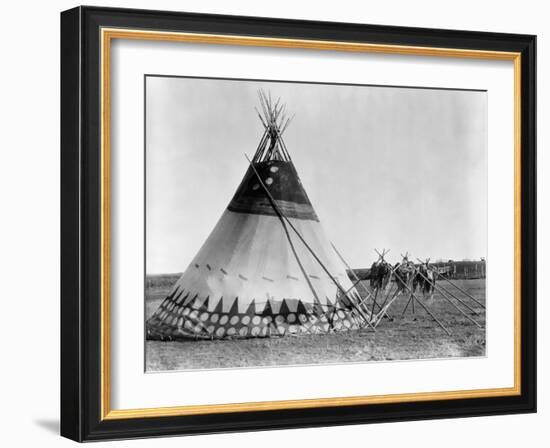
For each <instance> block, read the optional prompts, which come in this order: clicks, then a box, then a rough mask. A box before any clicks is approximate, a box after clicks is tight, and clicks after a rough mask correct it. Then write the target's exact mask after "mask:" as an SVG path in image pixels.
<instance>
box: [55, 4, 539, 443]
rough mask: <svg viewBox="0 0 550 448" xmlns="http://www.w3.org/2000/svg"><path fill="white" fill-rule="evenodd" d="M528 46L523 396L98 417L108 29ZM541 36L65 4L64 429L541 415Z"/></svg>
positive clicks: (108, 432) (191, 428) (83, 432)
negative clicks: (104, 43) (103, 38)
mask: <svg viewBox="0 0 550 448" xmlns="http://www.w3.org/2000/svg"><path fill="white" fill-rule="evenodd" d="M101 27H122V28H141V29H149V30H150V29H154V30H162V31H185V32H198V33H211V34H236V35H249V36H259V37H278V38H295V39H315V40H331V41H346V42H348V41H352V42H365V43H383V44H396V45H414V46H426V47H440V48H461V49H476V50H493V51H511V52H521V55H522V63H521V147H522V149H521V206H522V215H521V229H522V231H521V278H522V282H521V297H522V301H521V391H522V392H521V395H519V396H510V397H492V398H474V399H459V400H440V401H429V402H415V403H393V404H369V405H360V406H339V407H330V408H313V409H293V410H280V411H254V412H239V413H227V414H208V415H194V416H179V417H154V418H141V419H124V420H104V421H101V420H100V400H101V388H100V384H101V383H100V379H101V376H100V367H101V361H100V353H101V350H100V329H101V326H100V325H101V321H100V309H101V296H100V292H101V285H100V278H101V276H100V260H101V254H100V224H101V221H100V217H101V216H100V211H101V209H100V193H101V192H100V131H101V129H100V100H101V87H100V67H101V66H100V62H101V61H100V28H101ZM535 92H536V36H531V35H517V34H501V33H486V32H471V31H455V30H438V29H423V28H405V27H391V26H380V25H361V24H350V23H332V22H313V21H302V20H283V19H271V18H256V17H239V16H222V15H205V14H192V13H179V12H167V11H145V10H134V9H114V8H99V7H77V8H74V9H71V10H68V11H65V12H63V13H61V435H63V436H65V437H68V438H70V439H73V440H76V441H92V440H104V439H121V438H141V437H154V436H163V435H183V434H199V433H213V432H233V431H250V430H266V429H282V428H299V427H314V426H332V425H342V424H361V423H375V422H388V421H402V420H420V419H435V418H450V417H466V416H480V415H497V414H511V413H528V412H536V297H537V296H536V265H537V255H536V146H535V145H536V97H535Z"/></svg>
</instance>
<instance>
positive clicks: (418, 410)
mask: <svg viewBox="0 0 550 448" xmlns="http://www.w3.org/2000/svg"><path fill="white" fill-rule="evenodd" d="M61 61H62V66H61V81H62V89H61V104H62V116H61V121H62V126H61V130H62V141H61V165H62V167H61V168H62V192H61V195H62V229H61V231H62V265H61V268H62V297H61V300H62V330H61V348H62V366H61V367H62V379H61V381H62V388H61V389H62V394H61V409H62V416H61V432H62V434H63V435H64V436H66V437H69V438H72V439H75V440H79V441H86V440H98V439H116V438H131V437H148V436H158V435H168V434H171V435H174V434H193V433H205V432H220V431H241V430H256V429H274V428H295V427H306V426H321V425H337V424H352V423H368V422H384V421H396V420H412V419H429V418H442V417H458V416H475V415H488V414H505V413H519V412H534V411H535V409H536V407H535V398H536V397H535V390H536V377H535V372H536V368H535V367H536V364H535V354H536V347H535V344H536V340H535V336H536V327H535V325H536V319H535V307H536V245H535V243H536V209H535V207H536V197H535V185H536V182H535V102H536V101H535V37H534V36H527V35H513V34H495V33H481V32H470V31H446V30H429V29H418V28H398V27H389V26H371V25H358V24H347V23H322V22H308V21H291V20H279V19H265V18H251V17H228V16H214V15H203V14H188V13H173V12H159V11H138V10H121V9H106V8H88V7H80V8H76V9H72V10H69V11H66V12H64V13H62V15H61Z"/></svg>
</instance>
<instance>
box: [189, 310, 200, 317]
mask: <svg viewBox="0 0 550 448" xmlns="http://www.w3.org/2000/svg"><path fill="white" fill-rule="evenodd" d="M198 315H199V313H198V312H197V310H195V311H193V312H191V314H189V318H190V319H196V318H197V316H198Z"/></svg>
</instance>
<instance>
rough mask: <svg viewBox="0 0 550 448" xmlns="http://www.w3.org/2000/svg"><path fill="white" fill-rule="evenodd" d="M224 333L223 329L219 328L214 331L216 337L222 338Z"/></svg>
mask: <svg viewBox="0 0 550 448" xmlns="http://www.w3.org/2000/svg"><path fill="white" fill-rule="evenodd" d="M224 333H225V328H223V327H219V328H218V329H217V330H216V336H219V337H222V336H223V334H224Z"/></svg>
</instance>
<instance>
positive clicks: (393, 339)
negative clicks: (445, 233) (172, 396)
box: [145, 276, 485, 371]
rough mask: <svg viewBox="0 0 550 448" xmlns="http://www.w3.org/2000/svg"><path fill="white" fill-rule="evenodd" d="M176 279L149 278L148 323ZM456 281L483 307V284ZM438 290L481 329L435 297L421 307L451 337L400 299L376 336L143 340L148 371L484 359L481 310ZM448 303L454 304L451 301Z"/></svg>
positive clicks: (364, 332) (365, 332)
mask: <svg viewBox="0 0 550 448" xmlns="http://www.w3.org/2000/svg"><path fill="white" fill-rule="evenodd" d="M176 279H177V277H175V276H163V277H162V278H160V277H159V278H157V279H148V281H147V287H146V298H145V306H146V317H147V318H148V317H149V316H151V315H152V314H153V313H154V312H155V310H156V309H157V307H158V306H159V304H160V302H161V301H162V299H164V297H166V294H167V293H168V291H169V289H170V288H171V286H172V284H173V282H174V281H175V280H176ZM454 282H455V283H456V284H458V285H459V286H460V287H461V288H462V289H464V290H465V291H467V292H468V293H469V294H470V295H472V296H473V297H475V298H476V300H477V301H478V302H481V303H485V279H475V280H454ZM441 286H443V287H444V288H445V289H447V290H448V291H450V292H452V293H453V294H454V295H456V296H457V297H458V298H459V299H461V300H463V301H464V302H465V303H466V304H467V305H469V306H470V307H472V308H473V309H474V310H475V311H476V312H478V313H479V314H477V315H472V314H471V311H470V312H468V310H467V309H466V308H465V307H464V306H463V305H460V304H458V305H459V306H460V307H461V308H462V309H464V310H465V311H466V312H468V315H469V316H470V317H471V318H473V319H474V320H475V321H477V322H478V323H479V324H481V326H482V328H478V327H477V326H476V325H474V324H473V323H471V322H470V321H469V320H468V319H467V318H466V317H464V316H463V315H462V314H460V312H459V311H457V310H456V308H454V307H453V306H452V305H450V303H449V302H448V301H447V300H445V299H444V298H443V297H442V295H441V294H440V293H437V292H436V294H435V295H434V298H433V300H432V301H431V302H430V301H426V302H424V303H425V304H426V306H427V307H428V308H429V310H430V311H431V312H432V313H433V314H434V315H435V317H437V319H438V320H439V321H440V322H441V323H442V324H443V325H444V326H445V327H446V328H447V329H448V331H449V332H450V333H451V335H450V336H449V335H447V334H446V333H445V332H444V331H443V330H442V329H441V328H440V327H439V326H438V324H437V323H436V322H435V321H434V320H433V319H432V318H431V317H430V316H429V315H428V314H427V313H426V312H425V311H424V310H423V309H422V308H421V307H420V306H418V304H417V305H416V306H415V314H412V309H411V307H410V306H409V307H408V309H407V311H406V313H405V314H404V315H403V316H402V315H401V314H402V311H403V309H404V307H405V304H406V302H407V298H406V297H404V296H402V297H400V298H399V299H397V300H396V301H395V302H394V303H393V304H392V306H391V308H390V314H391V316H392V318H393V320H390V319H383V320H382V322H381V323H380V325H379V326H378V327H377V328H376V332H374V331H372V330H371V329H368V328H364V329H362V330H356V331H347V332H339V333H331V334H326V335H303V336H288V337H283V338H269V339H245V340H233V341H231V340H228V341H188V342H160V341H145V350H146V368H147V371H162V370H183V369H216V368H226V367H256V366H282V365H297V364H319V363H323V364H325V363H341V362H366V361H390V360H406V359H429V358H449V357H469V356H484V355H485V312H484V309H483V308H482V307H480V306H479V305H477V304H476V303H475V302H473V301H472V300H471V299H468V298H466V297H465V296H464V294H461V293H459V292H458V291H457V290H456V289H453V287H452V286H450V285H448V284H445V283H444V282H442V283H441ZM452 301H453V303H458V302H457V301H456V300H455V299H452Z"/></svg>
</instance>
